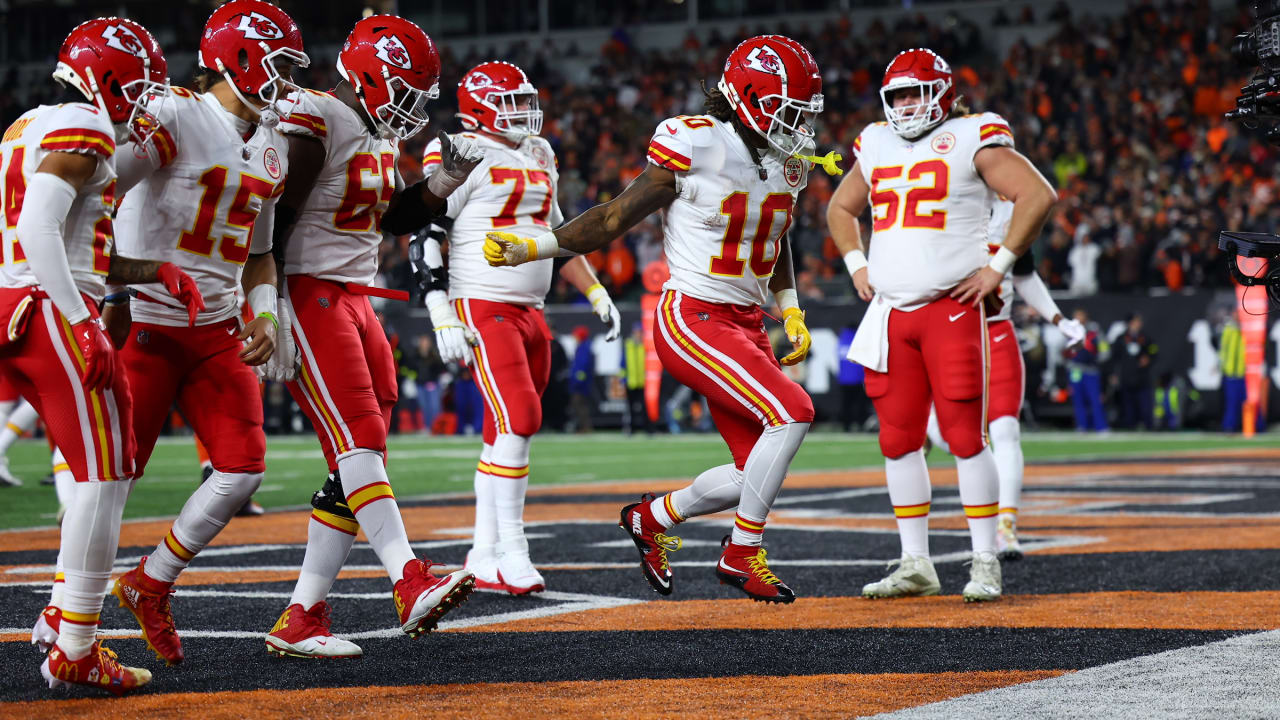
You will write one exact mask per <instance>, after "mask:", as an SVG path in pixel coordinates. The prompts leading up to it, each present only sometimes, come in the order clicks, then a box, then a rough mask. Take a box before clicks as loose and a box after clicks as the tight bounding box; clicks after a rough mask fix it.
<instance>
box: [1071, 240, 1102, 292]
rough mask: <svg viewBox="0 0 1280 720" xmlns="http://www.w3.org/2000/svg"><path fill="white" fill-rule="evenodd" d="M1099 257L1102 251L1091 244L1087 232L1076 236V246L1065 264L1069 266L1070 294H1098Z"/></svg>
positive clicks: (1072, 248)
mask: <svg viewBox="0 0 1280 720" xmlns="http://www.w3.org/2000/svg"><path fill="white" fill-rule="evenodd" d="M1082 227H1083V225H1082ZM1101 255H1102V250H1101V249H1100V248H1099V247H1098V246H1097V245H1095V244H1094V243H1093V240H1092V239H1091V238H1090V237H1089V233H1088V231H1086V232H1084V233H1081V234H1079V235H1078V236H1077V240H1076V244H1075V245H1073V246H1072V247H1071V251H1070V252H1068V253H1067V264H1069V265H1070V266H1071V292H1073V293H1076V294H1077V295H1093V294H1094V293H1096V292H1098V258H1099V257H1100V256H1101Z"/></svg>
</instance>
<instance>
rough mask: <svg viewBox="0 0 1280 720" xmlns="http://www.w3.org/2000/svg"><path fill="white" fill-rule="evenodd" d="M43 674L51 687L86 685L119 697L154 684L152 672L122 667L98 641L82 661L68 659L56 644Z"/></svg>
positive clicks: (49, 655)
mask: <svg viewBox="0 0 1280 720" xmlns="http://www.w3.org/2000/svg"><path fill="white" fill-rule="evenodd" d="M40 674H41V675H43V676H44V679H45V680H46V681H47V682H48V683H49V687H51V688H58V687H67V686H69V685H84V686H86V687H95V688H101V689H103V690H106V691H107V692H109V693H111V694H112V695H116V696H120V695H124V694H125V693H127V692H129V691H130V690H134V689H137V688H140V687H142V686H143V685H146V684H147V683H149V682H151V671H150V670H147V669H146V668H132V667H126V666H124V665H121V664H120V662H119V661H118V660H117V659H116V654H115V653H114V652H112V651H110V650H108V649H107V648H105V647H103V646H102V645H101V644H100V643H98V642H96V641H95V642H94V643H93V646H92V647H90V648H89V653H88V654H87V655H85V656H84V657H82V658H80V659H79V660H68V659H67V654H66V653H65V652H63V650H62V648H60V647H58V645H57V643H55V644H54V646H53V649H52V650H50V651H49V654H48V655H46V656H45V658H44V663H43V664H42V665H41V666H40Z"/></svg>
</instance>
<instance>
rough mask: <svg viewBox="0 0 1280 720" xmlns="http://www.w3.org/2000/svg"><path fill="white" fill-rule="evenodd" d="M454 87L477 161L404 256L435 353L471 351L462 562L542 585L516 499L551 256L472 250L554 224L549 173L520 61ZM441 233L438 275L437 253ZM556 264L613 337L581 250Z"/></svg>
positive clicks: (520, 492) (435, 154)
mask: <svg viewBox="0 0 1280 720" xmlns="http://www.w3.org/2000/svg"><path fill="white" fill-rule="evenodd" d="M457 95H458V108H459V110H458V117H459V118H460V119H461V120H462V125H463V127H465V128H466V129H467V130H469V131H470V132H468V133H464V135H465V136H466V137H468V138H473V139H474V140H475V141H476V142H478V143H479V144H480V145H481V146H482V147H483V148H484V161H483V162H482V163H481V164H480V165H479V166H478V167H477V168H476V169H475V170H474V171H473V172H472V173H471V177H470V178H469V179H468V180H467V182H466V183H464V184H463V185H462V187H460V188H458V190H457V191H456V192H454V193H453V194H452V195H450V196H449V211H448V213H447V214H446V215H445V216H443V217H440V218H438V219H437V220H436V223H435V224H434V225H433V226H432V228H431V231H430V232H429V233H427V234H425V235H419V236H417V237H416V238H415V239H414V241H413V243H412V244H411V245H410V253H409V256H410V259H411V260H413V261H414V274H415V276H416V277H417V279H418V283H419V288H420V289H421V290H422V292H423V298H424V301H425V303H426V306H427V308H428V309H429V310H430V312H431V323H432V325H433V326H434V328H435V335H436V345H437V346H438V347H439V348H440V355H441V358H442V359H443V360H444V361H445V362H460V363H469V362H470V361H471V358H472V354H473V353H474V357H475V365H474V368H475V376H476V384H477V385H479V386H480V389H481V391H482V392H481V394H482V396H483V397H484V407H485V414H484V433H483V437H484V447H483V449H482V450H481V451H480V463H479V464H478V465H477V466H476V474H475V491H476V523H475V535H474V539H473V540H472V546H471V550H470V551H469V552H468V553H467V560H466V568H467V569H468V570H470V571H472V572H473V573H475V575H476V587H479V588H485V589H490V590H505V591H507V592H509V593H511V594H513V595H523V594H526V593H531V592H540V591H542V590H543V589H545V587H546V583H545V581H544V580H543V578H542V575H541V574H540V573H539V572H538V571H537V569H535V568H534V566H533V563H532V562H531V561H530V559H529V542H528V540H526V539H525V536H524V499H525V492H526V490H527V489H528V487H529V442H530V440H531V439H532V436H533V435H534V433H536V432H538V428H539V427H541V425H542V393H543V391H544V390H546V387H547V382H548V380H549V379H550V377H551V342H552V339H551V330H550V329H549V328H548V327H547V322H546V320H545V319H544V318H543V315H542V305H543V303H544V301H545V300H546V297H547V292H548V291H549V290H550V289H551V273H552V265H553V262H554V261H552V260H549V259H548V260H545V261H541V262H533V263H529V264H527V265H522V266H520V267H517V268H507V267H503V268H495V267H491V266H490V265H489V264H488V263H486V262H485V261H484V256H483V255H482V254H481V252H479V250H480V249H481V248H482V247H483V245H484V238H485V233H487V232H488V231H490V230H493V229H495V228H502V229H506V230H507V231H508V232H514V233H519V234H536V233H538V232H540V231H544V230H547V229H550V228H553V227H557V226H559V225H560V224H561V223H563V222H564V216H563V215H562V214H561V213H560V204H559V202H557V200H556V195H557V192H558V187H559V179H560V174H559V171H558V166H557V162H556V159H555V152H554V151H553V150H552V149H551V145H550V143H548V142H547V141H546V140H544V139H542V138H541V137H539V135H538V133H539V132H541V130H542V110H541V109H540V108H539V106H538V90H537V88H535V87H534V86H533V85H532V84H531V83H530V82H529V78H528V77H527V76H526V75H525V74H524V71H523V70H521V69H520V68H518V67H516V66H515V65H512V64H511V63H505V62H486V63H481V64H480V65H477V66H476V67H474V68H472V69H471V70H470V71H468V72H467V74H466V75H464V76H463V77H462V81H461V82H459V83H458V91H457ZM440 160H441V157H440V144H439V141H438V140H433V141H432V142H431V144H429V145H427V149H426V156H425V159H424V160H423V169H424V170H425V171H426V172H431V171H432V170H434V169H435V167H436V166H438V165H439V164H440ZM446 237H447V238H448V242H449V265H448V270H447V273H448V275H447V278H446V275H445V273H446V271H445V268H444V266H443V260H442V257H441V253H440V242H441V241H443V240H444V239H445V238H446ZM560 274H561V275H562V276H563V277H564V278H565V279H566V280H568V281H569V282H570V283H572V284H573V286H574V287H576V288H577V289H578V290H579V291H581V292H582V293H583V294H584V295H586V296H587V298H588V299H589V300H590V301H591V306H592V309H594V310H595V311H596V313H597V314H598V315H599V316H600V318H601V320H603V321H604V322H606V323H609V325H610V327H609V331H608V334H607V335H606V339H608V340H613V339H616V338H617V337H618V334H619V332H620V331H621V326H622V319H621V317H620V316H619V315H618V310H617V308H615V307H614V305H613V301H612V300H611V299H610V298H609V293H608V291H606V290H605V289H604V286H603V285H601V284H600V282H599V280H597V279H596V274H595V272H594V271H593V270H592V269H591V265H590V264H589V263H587V259H586V258H584V257H578V258H574V259H572V260H570V261H569V262H568V263H566V264H565V265H564V266H563V267H562V268H561V269H560ZM450 301H452V303H451V302H450ZM459 318H461V322H459ZM473 346H474V347H473Z"/></svg>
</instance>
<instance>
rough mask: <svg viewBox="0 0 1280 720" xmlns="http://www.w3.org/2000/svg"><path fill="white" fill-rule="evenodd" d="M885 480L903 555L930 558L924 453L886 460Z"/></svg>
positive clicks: (929, 493) (929, 495)
mask: <svg viewBox="0 0 1280 720" xmlns="http://www.w3.org/2000/svg"><path fill="white" fill-rule="evenodd" d="M884 477H885V481H886V482H887V483H888V485H889V502H890V503H892V504H893V516H894V518H895V519H896V520H897V522H898V538H899V539H900V540H901V541H902V552H903V554H904V555H913V556H915V557H926V558H927V557H929V505H930V503H931V501H932V496H933V489H932V488H931V487H930V486H929V468H928V466H926V465H925V462H924V450H923V449H921V450H916V451H915V452H909V453H907V454H906V455H903V456H902V457H900V458H896V459H893V460H890V459H889V458H885V461H884Z"/></svg>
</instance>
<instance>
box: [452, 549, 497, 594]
mask: <svg viewBox="0 0 1280 720" xmlns="http://www.w3.org/2000/svg"><path fill="white" fill-rule="evenodd" d="M462 569H463V570H467V571H469V572H471V574H472V575H475V576H476V589H477V590H501V591H503V592H505V591H506V589H507V586H506V585H504V584H502V580H500V579H498V554H497V553H496V552H494V550H493V546H492V545H490V546H488V547H473V548H471V549H470V550H468V551H467V559H466V561H465V562H464V563H463V564H462Z"/></svg>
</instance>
